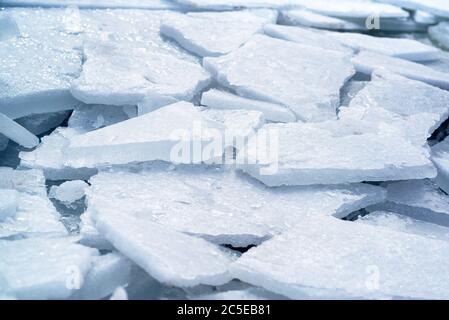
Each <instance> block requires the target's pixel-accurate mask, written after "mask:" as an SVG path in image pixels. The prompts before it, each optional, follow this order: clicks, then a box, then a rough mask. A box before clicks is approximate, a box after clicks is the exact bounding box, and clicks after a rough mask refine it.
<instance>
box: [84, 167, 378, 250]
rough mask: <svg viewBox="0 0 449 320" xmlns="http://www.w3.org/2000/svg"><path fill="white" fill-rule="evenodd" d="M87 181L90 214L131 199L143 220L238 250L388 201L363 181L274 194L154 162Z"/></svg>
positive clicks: (233, 176)
mask: <svg viewBox="0 0 449 320" xmlns="http://www.w3.org/2000/svg"><path fill="white" fill-rule="evenodd" d="M90 182H91V184H92V187H91V188H90V189H89V191H88V196H87V200H88V204H89V206H88V211H87V212H88V213H89V215H91V214H93V213H94V212H95V211H101V210H102V209H108V208H120V207H122V206H123V205H124V202H123V199H126V212H127V214H129V215H130V216H134V217H136V219H138V220H142V221H154V222H157V223H160V224H163V225H166V226H167V227H170V228H174V229H176V230H178V231H181V232H185V233H188V234H194V235H197V236H201V237H204V238H205V239H207V240H210V241H213V242H214V243H217V244H231V245H233V246H235V247H246V246H248V245H252V244H259V243H261V242H262V241H263V240H264V239H266V238H267V237H270V236H272V235H273V234H276V233H278V232H283V231H285V230H289V228H291V227H292V226H293V225H294V224H295V223H296V222H297V221H299V220H302V219H303V215H310V216H314V215H335V216H337V217H345V216H347V215H349V214H350V213H351V212H354V211H357V210H359V209H361V208H364V207H366V206H369V205H371V204H376V203H379V202H382V201H383V199H384V197H385V191H384V190H383V189H382V188H378V187H373V186H369V185H363V184H358V185H351V186H335V187H325V186H323V187H319V186H317V187H296V188H277V189H270V188H267V187H265V186H264V185H262V184H261V183H259V182H257V181H254V180H253V179H250V178H248V177H247V176H246V175H243V174H240V173H236V172H234V171H227V170H224V169H218V168H214V167H212V168H202V167H178V168H175V169H171V168H170V167H169V166H168V165H160V166H156V165H153V166H152V167H150V168H148V169H145V170H143V171H141V170H140V171H137V172H135V173H133V172H127V171H118V172H111V173H106V172H105V173H100V174H99V175H97V176H95V177H93V178H92V179H91V181H90ZM236 199H239V201H236ZM83 221H85V219H83ZM90 225H92V224H90ZM90 230H91V231H92V229H90ZM86 231H88V230H86ZM89 233H91V232H89ZM91 234H92V233H91Z"/></svg>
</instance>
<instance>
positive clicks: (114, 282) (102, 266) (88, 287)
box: [71, 253, 132, 300]
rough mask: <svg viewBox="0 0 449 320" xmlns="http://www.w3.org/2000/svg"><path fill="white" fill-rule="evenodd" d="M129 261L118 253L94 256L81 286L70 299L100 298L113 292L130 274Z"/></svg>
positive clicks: (123, 283) (125, 283) (128, 278)
mask: <svg viewBox="0 0 449 320" xmlns="http://www.w3.org/2000/svg"><path fill="white" fill-rule="evenodd" d="M131 265H132V264H131V262H130V261H129V260H128V259H126V258H125V257H123V256H122V255H121V254H118V253H109V254H107V255H104V256H101V257H94V260H93V265H92V268H91V269H90V270H89V272H88V273H87V275H86V277H85V279H84V283H83V286H82V287H81V289H80V290H78V291H76V292H75V294H74V295H73V296H71V299H76V300H100V299H103V298H106V297H107V296H109V295H111V294H112V293H114V291H115V289H116V288H117V287H118V286H123V285H127V284H128V282H129V280H130V275H131Z"/></svg>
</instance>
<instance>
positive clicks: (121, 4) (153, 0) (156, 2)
mask: <svg viewBox="0 0 449 320" xmlns="http://www.w3.org/2000/svg"><path fill="white" fill-rule="evenodd" d="M2 5H4V6H24V7H28V6H30V7H65V6H77V7H79V8H83V9H92V8H94V9H95V8H122V9H152V10H158V9H177V8H178V6H177V5H175V4H172V3H170V2H169V1H164V0H143V1H142V0H3V1H2Z"/></svg>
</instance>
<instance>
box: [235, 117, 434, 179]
mask: <svg viewBox="0 0 449 320" xmlns="http://www.w3.org/2000/svg"><path fill="white" fill-rule="evenodd" d="M366 125H367V124H366V123H365V124H364V123H361V125H360V126H357V122H349V123H348V122H346V123H345V121H341V120H339V121H328V122H324V123H320V124H312V123H309V124H300V123H291V124H268V125H265V126H264V127H262V129H260V130H259V131H258V132H257V136H256V137H254V138H253V139H251V140H250V141H249V143H248V150H247V152H248V158H247V162H246V163H245V164H241V168H243V169H244V170H245V171H246V172H248V173H249V174H250V175H252V176H253V177H255V178H257V179H259V180H260V181H262V182H263V183H265V184H266V185H268V186H280V185H313V184H342V183H353V182H363V181H386V180H406V179H423V178H434V177H435V176H436V170H435V168H434V166H433V165H432V163H431V162H430V160H429V159H428V158H429V155H428V152H427V150H426V149H424V148H422V147H418V146H414V145H412V144H411V143H410V142H408V141H407V140H405V139H404V138H403V137H401V136H400V135H398V134H397V132H396V133H395V132H394V131H391V128H390V127H388V126H387V127H383V126H381V127H380V128H379V129H378V131H377V132H376V131H366V128H365V126H366ZM292 141H294V143H292Z"/></svg>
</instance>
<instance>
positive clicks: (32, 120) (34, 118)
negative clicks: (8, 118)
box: [15, 111, 70, 135]
mask: <svg viewBox="0 0 449 320" xmlns="http://www.w3.org/2000/svg"><path fill="white" fill-rule="evenodd" d="M69 116H70V111H61V112H55V113H43V114H36V115H31V116H27V117H23V118H19V119H16V120H15V121H16V122H17V123H18V124H20V125H21V126H22V127H24V128H26V129H27V130H29V131H30V132H31V133H33V134H35V135H41V134H43V133H46V132H49V131H50V130H51V129H54V128H56V127H58V126H59V125H60V124H61V123H62V122H64V121H65V120H66V119H67V118H68V117H69Z"/></svg>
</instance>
